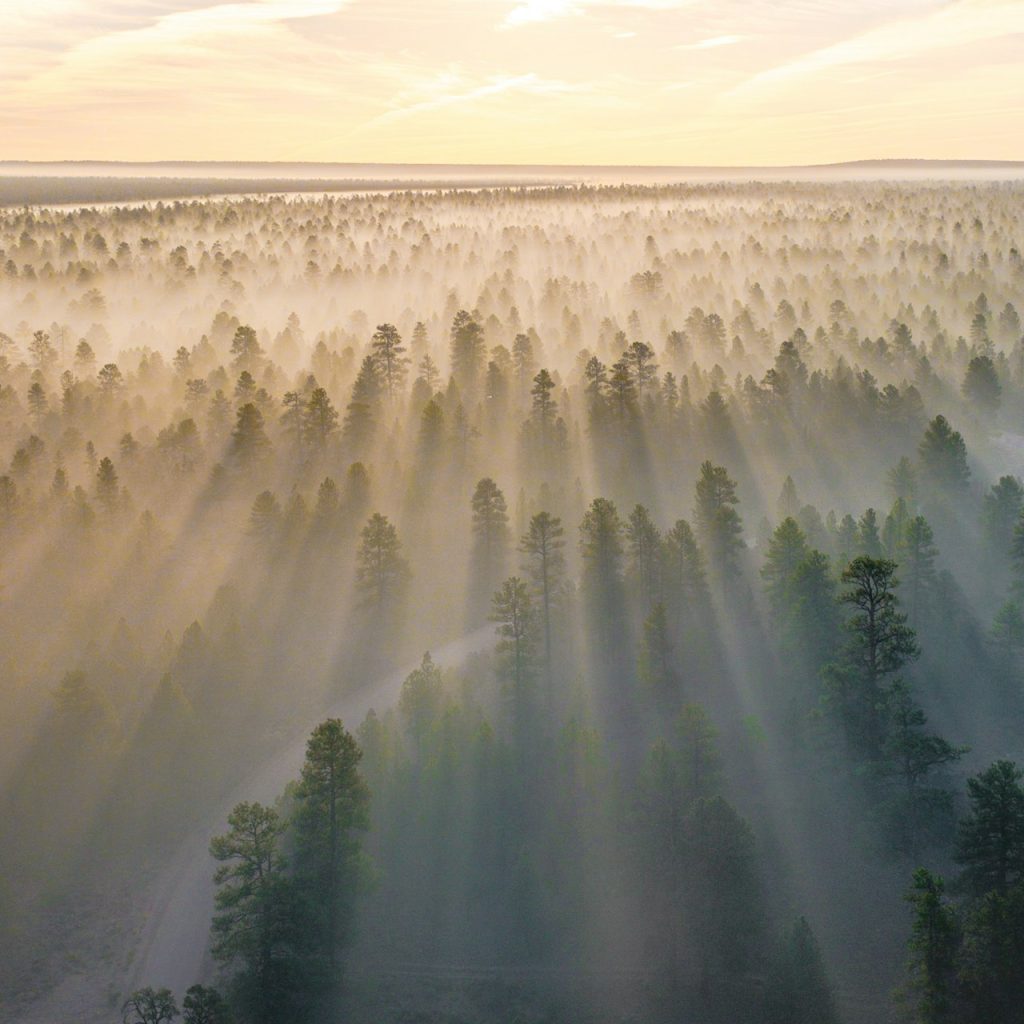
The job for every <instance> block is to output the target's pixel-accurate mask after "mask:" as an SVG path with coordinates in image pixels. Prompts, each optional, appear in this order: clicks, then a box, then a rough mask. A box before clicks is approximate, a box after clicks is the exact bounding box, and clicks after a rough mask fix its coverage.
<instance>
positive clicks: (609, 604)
mask: <svg viewBox="0 0 1024 1024" xmlns="http://www.w3.org/2000/svg"><path fill="white" fill-rule="evenodd" d="M580 556H581V557H582V559H583V574H582V580H581V587H582V590H583V598H584V602H585V605H586V612H587V615H588V619H589V625H590V628H591V629H592V630H593V636H594V638H595V640H596V642H597V645H598V648H599V650H600V651H601V653H602V655H603V656H605V657H608V656H611V655H612V653H613V651H614V649H615V644H616V641H617V640H620V639H621V629H622V625H623V611H624V607H623V605H624V597H625V595H624V592H623V579H622V520H621V519H619V513H618V511H617V510H616V508H615V505H614V504H613V503H612V502H610V501H608V499H607V498H595V499H594V501H593V502H591V505H590V508H588V509H587V511H586V513H585V514H584V516H583V522H582V523H581V524H580Z"/></svg>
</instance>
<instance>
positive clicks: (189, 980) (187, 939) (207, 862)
mask: <svg viewBox="0 0 1024 1024" xmlns="http://www.w3.org/2000/svg"><path fill="white" fill-rule="evenodd" d="M493 638H494V627H493V626H484V627H482V628H480V629H478V630H475V631H474V632H472V633H469V634H467V635H466V636H464V637H460V638H459V639H458V640H453V641H451V642H450V643H447V644H444V645H443V646H441V647H439V648H437V650H435V651H432V652H431V654H432V656H433V658H434V660H435V661H436V662H438V663H439V664H442V665H445V664H452V663H457V662H459V661H461V660H462V659H463V658H465V657H466V656H467V655H469V654H473V653H476V652H477V651H480V650H482V649H485V648H486V647H488V646H490V644H491V643H492V642H493ZM416 667H417V666H416V665H410V666H408V667H406V668H405V669H402V670H401V671H398V672H394V673H392V674H391V675H389V676H387V677H385V678H383V679H381V680H379V681H378V682H376V683H373V684H371V685H370V686H366V687H364V688H363V689H361V690H359V691H357V692H356V693H352V694H349V695H347V696H345V697H343V698H341V699H340V700H339V701H338V702H337V703H336V704H334V705H333V706H332V707H331V708H329V709H328V710H327V711H325V712H324V713H323V714H322V715H320V716H319V717H318V718H317V720H316V721H313V722H310V723H309V725H308V728H307V729H306V731H305V732H304V733H303V734H302V735H301V736H299V737H298V738H297V739H296V740H295V741H293V742H291V743H289V745H288V746H287V747H285V748H284V749H283V750H282V751H280V752H279V753H278V754H277V755H275V756H274V757H273V758H272V759H271V760H270V761H268V762H267V763H266V764H264V765H262V766H261V767H260V768H259V769H258V770H257V771H255V772H254V773H253V774H252V775H251V776H250V778H249V779H248V780H247V781H246V782H245V783H243V784H242V785H241V786H239V787H238V788H237V789H236V790H235V792H234V794H233V795H232V797H231V799H230V800H229V801H227V802H225V804H224V806H223V807H222V808H221V809H220V810H219V811H217V813H216V814H214V815H212V816H211V818H210V819H209V820H208V822H207V824H206V825H205V826H204V827H203V828H201V829H198V830H197V831H196V832H194V833H193V834H192V835H190V836H189V837H188V838H187V839H186V840H185V841H184V842H182V844H181V846H180V848H179V849H178V851H177V853H175V855H174V859H173V860H172V861H171V863H170V864H169V865H168V866H167V868H166V869H165V870H164V872H163V873H162V875H161V876H160V879H159V881H158V883H157V885H156V889H155V891H156V897H155V899H154V901H153V909H152V911H151V912H150V915H149V918H148V920H147V921H146V925H145V928H144V929H143V933H142V936H141V939H140V941H139V945H138V949H137V951H136V956H135V958H134V962H133V965H132V968H131V969H130V971H129V973H128V976H127V978H126V979H125V991H127V992H130V991H132V990H133V989H135V988H139V987H141V986H143V985H152V986H153V987H154V988H159V987H163V986H166V987H167V988H169V989H171V990H172V991H173V992H174V993H175V995H176V996H177V997H178V999H181V997H182V996H183V995H184V993H185V990H186V989H187V988H188V987H189V986H190V985H194V984H195V983H196V982H197V981H200V980H202V979H203V977H204V974H205V973H206V972H207V971H208V969H209V966H210V964H209V962H208V941H207V940H208V937H209V931H210V919H211V917H212V915H213V869H214V864H213V861H212V860H211V859H210V853H209V847H210V839H211V838H212V837H213V836H215V835H218V834H219V833H221V832H223V831H224V827H225V824H224V823H225V821H226V820H227V816H228V812H229V811H230V810H231V809H232V807H234V806H235V804H237V803H239V802H241V801H242V800H258V801H260V802H261V803H271V802H273V800H275V799H276V798H277V797H278V796H279V795H280V793H281V791H282V790H283V789H284V787H285V786H286V785H287V784H288V782H290V781H291V780H292V779H294V778H296V777H297V776H298V774H299V769H300V768H301V766H302V761H303V758H304V757H305V752H306V739H307V737H308V735H309V732H310V730H312V729H313V728H314V727H315V726H316V725H317V724H318V723H319V722H320V721H322V720H323V719H324V718H328V717H336V718H341V719H342V720H343V721H344V722H345V723H346V725H347V726H348V727H349V728H355V726H356V725H358V724H359V723H360V722H362V720H363V718H364V717H365V715H366V713H367V712H368V711H369V710H370V709H371V708H377V709H379V710H383V709H386V708H388V707H389V706H390V705H392V704H393V703H394V702H395V701H396V700H397V699H398V695H399V693H400V691H401V687H402V683H403V681H404V680H405V678H406V676H408V674H409V673H410V672H411V671H412V670H413V669H414V668H416Z"/></svg>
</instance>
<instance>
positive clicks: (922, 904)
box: [904, 868, 963, 1024]
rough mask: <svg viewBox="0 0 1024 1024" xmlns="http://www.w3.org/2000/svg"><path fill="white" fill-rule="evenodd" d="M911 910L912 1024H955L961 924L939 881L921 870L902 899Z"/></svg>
mask: <svg viewBox="0 0 1024 1024" xmlns="http://www.w3.org/2000/svg"><path fill="white" fill-rule="evenodd" d="M904 898H905V899H906V901H907V902H908V903H909V904H910V905H911V907H912V908H913V914H914V919H913V924H912V926H911V933H910V941H909V943H908V947H909V950H910V961H909V964H908V968H909V972H910V986H909V987H910V994H911V995H912V997H913V1000H914V1003H915V1007H914V1021H915V1022H916V1024H956V1022H958V1021H961V1020H962V1019H963V1007H962V1006H961V1005H960V999H959V993H958V979H957V965H958V957H959V952H960V942H961V923H960V920H959V915H958V913H957V910H956V908H955V907H954V906H953V905H952V904H951V903H950V902H949V901H948V900H947V899H946V894H945V884H944V882H943V881H942V879H941V878H940V877H939V876H937V875H933V874H932V873H931V872H930V871H928V870H926V869H925V868H918V869H917V870H916V871H915V872H914V880H913V883H912V885H911V887H910V891H909V892H908V893H907V894H906V896H905V897H904Z"/></svg>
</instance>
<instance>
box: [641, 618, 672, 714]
mask: <svg viewBox="0 0 1024 1024" xmlns="http://www.w3.org/2000/svg"><path fill="white" fill-rule="evenodd" d="M637 675H638V676H639V677H640V681H641V682H642V683H643V684H644V685H645V686H646V687H647V688H648V689H649V690H650V691H651V692H652V693H653V694H654V695H655V696H656V697H658V698H660V699H662V700H664V699H666V698H669V699H671V698H673V697H676V696H678V694H677V691H678V681H679V680H678V673H677V672H676V669H675V664H674V654H673V647H672V641H671V639H670V637H669V630H668V619H667V617H666V615H665V606H664V605H663V604H662V603H661V602H660V601H659V602H658V603H657V604H655V605H654V606H653V607H652V608H651V612H650V614H649V615H648V616H647V618H646V620H645V621H644V628H643V637H642V639H641V642H640V657H639V659H638V663H637Z"/></svg>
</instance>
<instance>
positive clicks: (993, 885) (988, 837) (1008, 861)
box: [956, 761, 1024, 896]
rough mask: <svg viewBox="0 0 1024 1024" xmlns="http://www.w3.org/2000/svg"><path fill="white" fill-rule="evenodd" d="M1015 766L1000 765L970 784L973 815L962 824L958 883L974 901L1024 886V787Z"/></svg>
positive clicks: (1003, 763) (1019, 771) (968, 781)
mask: <svg viewBox="0 0 1024 1024" xmlns="http://www.w3.org/2000/svg"><path fill="white" fill-rule="evenodd" d="M1022 778H1024V772H1022V771H1021V770H1020V769H1019V768H1018V767H1017V766H1016V765H1015V764H1014V763H1013V762H1012V761H996V762H994V763H993V764H992V765H990V766H989V767H988V768H986V769H985V771H983V772H982V773H981V774H980V775H976V776H975V777H974V778H971V779H968V780H967V795H968V799H969V800H970V807H971V809H970V814H969V815H968V816H967V817H966V818H964V819H963V820H962V821H961V822H960V832H959V835H958V837H957V844H956V860H957V862H958V863H959V864H961V865H962V866H963V872H962V874H961V876H960V884H961V885H963V886H964V887H965V888H966V889H967V891H969V892H970V893H972V894H973V895H975V896H982V895H984V894H985V893H988V892H996V893H998V894H999V895H1004V894H1005V893H1006V892H1007V891H1008V890H1009V889H1010V888H1011V887H1012V886H1014V885H1017V884H1018V883H1020V882H1021V881H1024V786H1022V785H1021V779H1022Z"/></svg>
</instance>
